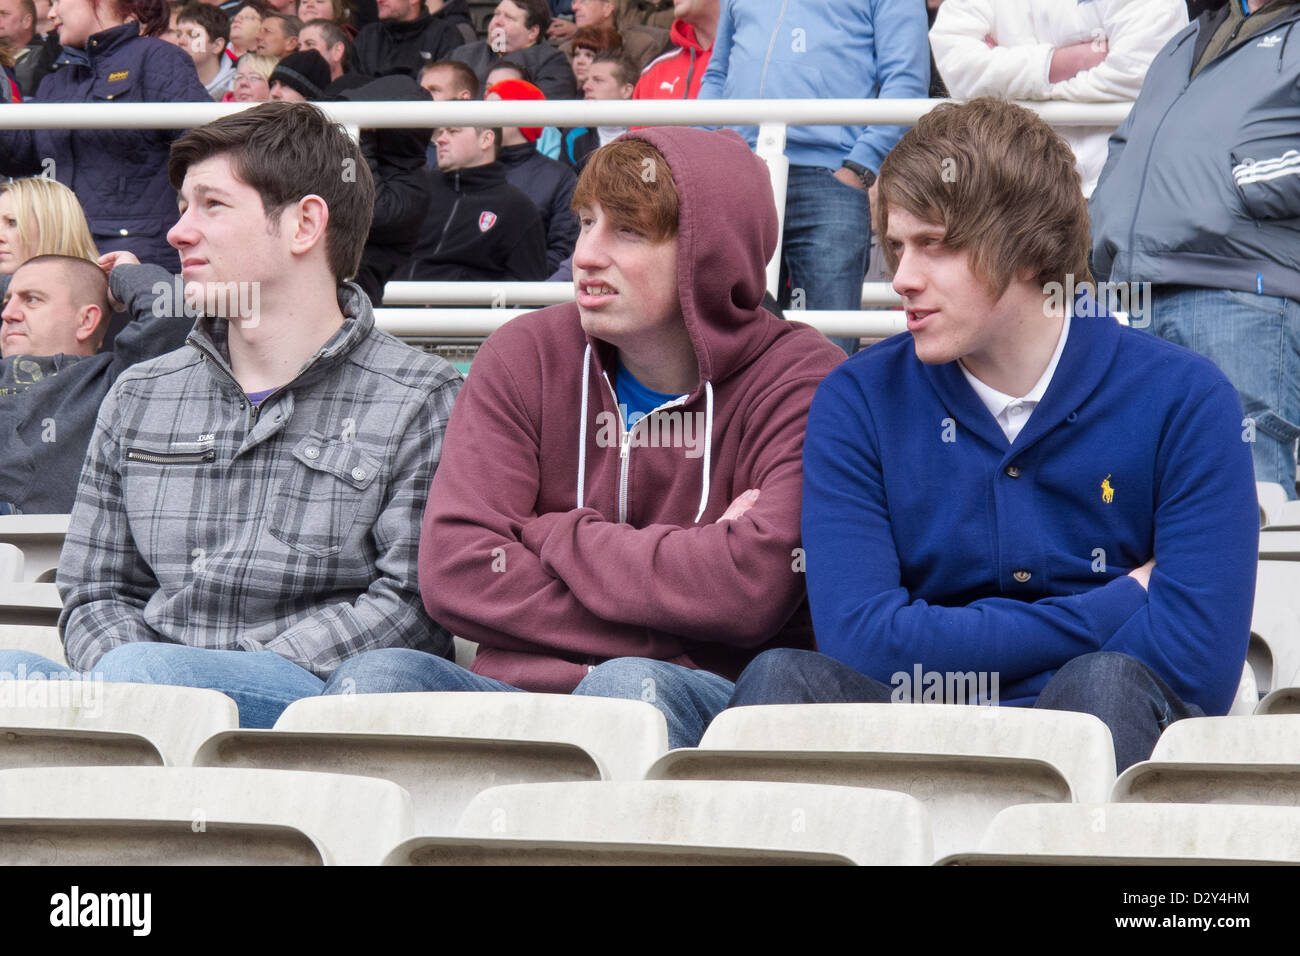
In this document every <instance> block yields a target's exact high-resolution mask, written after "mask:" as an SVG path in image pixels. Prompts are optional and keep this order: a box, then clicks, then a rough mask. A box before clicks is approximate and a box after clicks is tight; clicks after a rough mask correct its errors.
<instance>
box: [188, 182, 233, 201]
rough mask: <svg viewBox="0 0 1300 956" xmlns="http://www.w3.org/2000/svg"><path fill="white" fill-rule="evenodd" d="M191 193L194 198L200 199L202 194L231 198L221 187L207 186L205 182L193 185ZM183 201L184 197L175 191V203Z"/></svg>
mask: <svg viewBox="0 0 1300 956" xmlns="http://www.w3.org/2000/svg"><path fill="white" fill-rule="evenodd" d="M193 194H194V198H195V199H202V198H203V197H204V196H218V197H220V198H222V199H230V198H232V197H231V194H230V193H228V192H226V191H225V190H224V189H222V188H221V187H219V186H209V185H207V184H206V183H199V184H198V185H197V186H195V187H194V190H193ZM183 202H185V197H184V196H182V195H181V194H180V193H177V195H176V205H177V206H179V205H180V204H181V203H183Z"/></svg>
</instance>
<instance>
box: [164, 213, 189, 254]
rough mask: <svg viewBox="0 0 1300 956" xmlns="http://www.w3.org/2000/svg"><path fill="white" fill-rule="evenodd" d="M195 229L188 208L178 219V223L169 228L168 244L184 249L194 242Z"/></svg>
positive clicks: (174, 247)
mask: <svg viewBox="0 0 1300 956" xmlns="http://www.w3.org/2000/svg"><path fill="white" fill-rule="evenodd" d="M194 241H195V237H194V229H193V227H192V226H191V225H190V211H189V210H188V209H187V210H185V212H183V213H181V217H180V218H179V219H177V220H176V225H174V226H172V227H171V228H170V229H168V230H167V244H168V245H169V246H171V247H172V248H173V249H184V248H185V247H186V246H192V245H193V244H194Z"/></svg>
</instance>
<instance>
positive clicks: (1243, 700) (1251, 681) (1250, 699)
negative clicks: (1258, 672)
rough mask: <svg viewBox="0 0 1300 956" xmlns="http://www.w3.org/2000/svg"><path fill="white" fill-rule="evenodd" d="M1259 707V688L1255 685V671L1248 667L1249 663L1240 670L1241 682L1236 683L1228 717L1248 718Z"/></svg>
mask: <svg viewBox="0 0 1300 956" xmlns="http://www.w3.org/2000/svg"><path fill="white" fill-rule="evenodd" d="M1257 706H1259V686H1258V685H1257V684H1256V683H1255V671H1254V669H1253V668H1252V667H1251V666H1250V661H1249V660H1247V662H1246V663H1245V664H1244V665H1243V666H1242V668H1241V680H1240V681H1239V682H1238V683H1237V696H1236V697H1234V698H1233V699H1232V706H1231V707H1230V708H1228V715H1229V716H1230V717H1249V716H1250V715H1251V714H1253V713H1254V712H1255V708H1256V707H1257Z"/></svg>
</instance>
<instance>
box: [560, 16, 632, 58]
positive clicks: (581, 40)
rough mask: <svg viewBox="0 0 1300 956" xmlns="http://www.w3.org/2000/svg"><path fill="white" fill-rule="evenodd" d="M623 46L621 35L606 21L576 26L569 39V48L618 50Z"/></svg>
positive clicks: (594, 50)
mask: <svg viewBox="0 0 1300 956" xmlns="http://www.w3.org/2000/svg"><path fill="white" fill-rule="evenodd" d="M622 46H623V37H622V34H620V33H619V32H618V31H617V30H615V29H614V28H613V27H612V26H610V25H609V24H608V23H597V24H595V25H593V26H589V27H578V29H577V30H575V31H574V33H573V39H572V40H571V41H569V49H570V50H590V51H591V52H592V53H599V52H600V51H601V50H618V49H621V48H622Z"/></svg>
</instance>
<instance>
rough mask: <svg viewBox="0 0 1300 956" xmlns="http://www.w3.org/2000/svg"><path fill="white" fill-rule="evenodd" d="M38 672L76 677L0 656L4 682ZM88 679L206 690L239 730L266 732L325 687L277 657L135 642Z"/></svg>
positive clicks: (36, 659)
mask: <svg viewBox="0 0 1300 956" xmlns="http://www.w3.org/2000/svg"><path fill="white" fill-rule="evenodd" d="M38 671H39V672H40V673H41V675H42V676H44V677H48V678H52V679H53V678H60V677H68V676H72V677H76V676H77V673H76V671H69V669H68V668H67V667H64V666H63V665H60V664H56V663H54V662H53V661H51V660H47V659H46V658H44V657H41V656H39V655H37V654H32V653H30V652H27V651H0V680H4V679H10V678H21V677H23V676H24V675H31V674H34V673H36V672H38ZM89 676H93V677H97V678H99V679H101V680H105V681H110V682H115V683H124V684H169V685H171V686H174V687H203V688H206V689H208V690H216V691H220V692H221V693H223V694H225V695H226V696H227V697H230V698H231V699H233V700H234V702H235V704H236V705H237V706H238V707H239V726H240V727H257V728H266V727H271V726H273V725H274V724H275V721H276V719H277V718H279V716H280V714H281V713H282V712H283V711H284V709H285V708H286V707H288V706H289V705H290V704H291V703H293V702H294V701H295V700H298V699H299V698H301V697H314V696H316V695H317V694H319V693H320V692H321V688H322V687H324V686H325V682H324V681H322V680H321V679H320V678H319V677H317V676H315V675H314V674H312V673H311V672H309V671H307V670H304V669H303V668H301V667H299V666H298V665H297V664H294V663H292V662H291V661H289V660H287V659H285V658H283V657H281V656H280V655H279V654H276V653H275V652H274V651H217V650H208V649H206V648H201V647H186V646H185V645H183V644H165V643H162V642H154V641H134V642H132V643H130V644H122V645H119V646H118V647H115V648H113V649H112V650H111V651H109V652H108V653H107V654H105V655H104V656H103V657H101V658H100V659H99V663H98V664H96V665H95V667H94V668H93V669H92V670H91V671H90V672H89Z"/></svg>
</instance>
